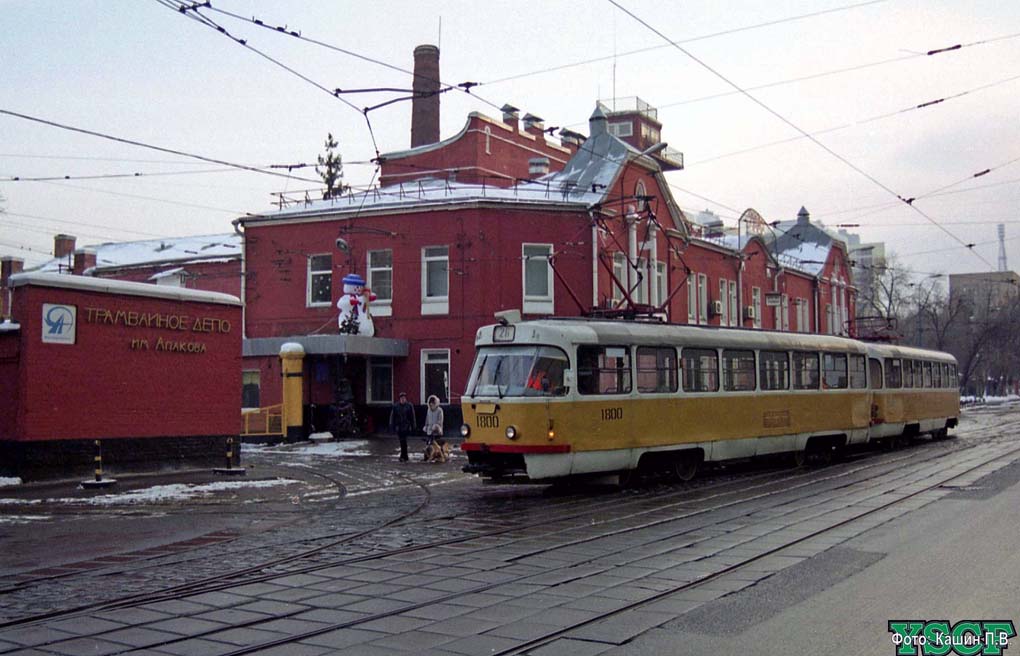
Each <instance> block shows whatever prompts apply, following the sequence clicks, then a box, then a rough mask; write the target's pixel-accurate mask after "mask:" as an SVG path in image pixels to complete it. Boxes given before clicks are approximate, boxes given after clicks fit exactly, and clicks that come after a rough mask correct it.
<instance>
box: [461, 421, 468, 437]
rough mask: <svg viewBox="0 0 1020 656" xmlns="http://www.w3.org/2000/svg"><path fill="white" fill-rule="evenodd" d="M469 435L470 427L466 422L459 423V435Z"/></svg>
mask: <svg viewBox="0 0 1020 656" xmlns="http://www.w3.org/2000/svg"><path fill="white" fill-rule="evenodd" d="M469 435H471V427H470V426H468V425H467V424H461V425H460V436H461V437H467V436H469Z"/></svg>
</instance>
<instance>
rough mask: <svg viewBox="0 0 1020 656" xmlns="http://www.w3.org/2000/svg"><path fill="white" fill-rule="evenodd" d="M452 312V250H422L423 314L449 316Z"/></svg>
mask: <svg viewBox="0 0 1020 656" xmlns="http://www.w3.org/2000/svg"><path fill="white" fill-rule="evenodd" d="M449 311H450V248H449V247H448V246H427V247H425V248H423V249H421V313H422V314H448V313H449Z"/></svg>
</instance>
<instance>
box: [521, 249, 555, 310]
mask: <svg viewBox="0 0 1020 656" xmlns="http://www.w3.org/2000/svg"><path fill="white" fill-rule="evenodd" d="M529 248H532V249H537V248H544V249H545V251H546V253H545V278H546V289H548V290H549V293H548V294H545V295H543V296H528V261H529V259H538V258H541V257H542V256H541V255H531V256H529V255H528V254H527V253H526V250H527V249H529ZM552 254H553V245H552V244H537V243H529V242H525V243H522V244H521V297H522V298H523V299H524V304H523V309H522V312H524V314H553V312H554V311H555V310H554V308H555V306H556V303H555V297H554V285H553V284H554V282H555V280H554V278H553V270H552V265H550V264H549V258H551V257H552Z"/></svg>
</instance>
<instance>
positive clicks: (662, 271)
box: [653, 260, 669, 307]
mask: <svg viewBox="0 0 1020 656" xmlns="http://www.w3.org/2000/svg"><path fill="white" fill-rule="evenodd" d="M667 289H669V287H668V281H667V280H666V263H665V262H663V261H661V260H659V261H657V262H656V263H655V303H653V305H655V307H659V306H661V305H662V304H663V303H665V302H666V290H667Z"/></svg>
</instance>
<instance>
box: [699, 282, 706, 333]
mask: <svg viewBox="0 0 1020 656" xmlns="http://www.w3.org/2000/svg"><path fill="white" fill-rule="evenodd" d="M698 323H708V276H706V275H705V274H703V273H699V274H698Z"/></svg>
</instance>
